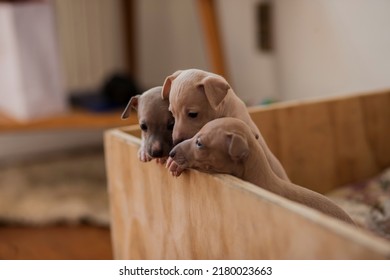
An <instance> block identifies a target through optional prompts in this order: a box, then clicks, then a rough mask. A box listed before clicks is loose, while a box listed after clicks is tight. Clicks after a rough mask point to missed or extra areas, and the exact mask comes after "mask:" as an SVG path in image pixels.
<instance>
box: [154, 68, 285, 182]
mask: <svg viewBox="0 0 390 280" xmlns="http://www.w3.org/2000/svg"><path fill="white" fill-rule="evenodd" d="M161 95H162V98H163V99H165V100H169V110H170V111H171V112H172V114H173V116H174V118H175V127H174V128H173V132H172V138H173V143H174V145H176V144H177V143H180V142H181V141H183V140H185V139H189V138H191V137H192V136H194V135H195V133H197V132H198V131H199V130H200V129H201V128H202V127H203V125H205V124H206V123H207V122H209V121H211V120H214V119H216V118H223V117H234V118H237V119H240V120H242V121H244V122H245V123H247V124H248V125H249V127H250V129H251V131H252V133H253V135H255V137H256V138H257V139H258V142H259V143H260V145H261V146H262V148H263V149H264V152H265V154H266V157H267V161H268V162H269V164H270V165H271V168H272V170H273V171H274V172H275V174H276V175H277V176H279V177H280V178H282V179H283V180H287V181H289V178H288V176H287V174H286V172H285V170H284V168H283V166H282V165H281V164H280V162H279V160H278V159H277V158H276V157H275V155H274V154H273V153H272V151H271V150H270V149H269V148H268V146H267V144H266V142H265V140H264V138H263V136H262V135H261V133H260V131H259V129H258V127H257V126H256V124H255V123H254V122H253V120H252V119H251V116H250V115H249V113H248V109H247V107H246V105H245V104H244V102H243V101H242V100H241V99H240V98H239V97H238V96H237V95H236V94H235V92H234V91H233V89H232V88H231V87H230V85H229V83H228V82H227V81H226V80H225V78H223V77H222V76H219V75H217V74H214V73H210V72H206V71H203V70H199V69H187V70H179V71H176V72H175V73H173V74H172V75H170V76H168V77H167V78H166V79H165V81H164V84H163V88H162V92H161Z"/></svg>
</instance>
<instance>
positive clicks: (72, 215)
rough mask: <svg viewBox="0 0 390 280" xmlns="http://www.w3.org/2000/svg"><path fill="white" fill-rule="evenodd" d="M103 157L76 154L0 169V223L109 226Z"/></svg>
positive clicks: (100, 152) (98, 153)
mask: <svg viewBox="0 0 390 280" xmlns="http://www.w3.org/2000/svg"><path fill="white" fill-rule="evenodd" d="M106 185H107V180H106V175H105V166H104V153H103V150H102V149H101V148H100V149H92V150H90V149H88V150H77V151H71V152H69V151H68V152H63V153H61V154H55V155H47V156H41V157H40V158H38V159H37V158H35V159H34V160H33V161H32V160H30V161H25V162H19V163H14V164H7V165H4V164H3V165H2V166H0V223H2V224H9V223H11V224H18V225H19V224H20V225H49V224H57V223H69V224H78V223H91V224H96V225H101V226H107V225H108V224H109V211H108V195H107V188H106Z"/></svg>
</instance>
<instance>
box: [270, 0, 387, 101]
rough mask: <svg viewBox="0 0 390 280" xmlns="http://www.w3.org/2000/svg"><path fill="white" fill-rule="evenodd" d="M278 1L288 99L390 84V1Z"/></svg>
mask: <svg viewBox="0 0 390 280" xmlns="http://www.w3.org/2000/svg"><path fill="white" fill-rule="evenodd" d="M274 2H275V3H276V40H277V41H276V44H277V73H278V74H277V79H278V83H279V90H280V93H281V96H282V97H283V98H284V99H287V100H289V99H302V98H309V97H317V96H330V95H337V94H348V93H354V92H361V91H370V90H374V89H381V88H389V87H390V16H389V12H390V1H388V0H371V1H367V0H317V1H312V0H295V1H285V0H276V1H274Z"/></svg>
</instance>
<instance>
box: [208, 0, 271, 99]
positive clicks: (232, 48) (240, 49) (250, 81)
mask: <svg viewBox="0 0 390 280" xmlns="http://www.w3.org/2000/svg"><path fill="white" fill-rule="evenodd" d="M261 2H262V1H260V0H241V1H237V0H217V1H216V3H217V9H218V18H219V23H220V28H221V32H222V42H223V46H224V54H225V57H226V65H227V68H228V69H227V72H228V74H229V81H230V82H231V84H232V87H233V89H234V90H235V92H236V93H237V95H238V96H240V98H241V99H243V100H244V102H245V103H246V104H248V105H256V104H259V103H260V102H261V101H262V100H263V99H264V98H273V99H276V98H278V93H277V86H276V84H277V81H276V75H275V74H276V72H275V71H276V68H275V67H276V64H275V55H274V53H273V52H272V53H267V52H263V51H261V50H260V49H259V48H258V47H257V43H256V32H257V31H256V30H257V28H256V24H257V23H256V6H257V5H258V4H259V3H261Z"/></svg>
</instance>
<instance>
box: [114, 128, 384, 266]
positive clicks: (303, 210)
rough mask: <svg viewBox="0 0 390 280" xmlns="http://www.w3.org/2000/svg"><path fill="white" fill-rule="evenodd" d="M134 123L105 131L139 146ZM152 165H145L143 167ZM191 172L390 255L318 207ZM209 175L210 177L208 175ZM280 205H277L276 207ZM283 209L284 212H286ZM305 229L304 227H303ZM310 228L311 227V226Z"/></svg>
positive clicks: (379, 240)
mask: <svg viewBox="0 0 390 280" xmlns="http://www.w3.org/2000/svg"><path fill="white" fill-rule="evenodd" d="M133 129H137V128H133V127H126V128H122V129H113V130H110V131H108V132H107V133H106V135H107V137H110V141H119V142H124V143H126V144H129V145H131V146H132V149H134V148H137V147H138V146H139V145H140V143H141V140H140V139H139V138H137V137H135V136H133V135H131V134H129V132H131V131H133ZM144 168H146V169H148V168H152V167H151V166H150V165H142V169H144ZM189 173H198V174H196V175H197V176H201V177H204V181H208V182H210V184H212V182H213V181H215V180H217V181H219V185H221V186H222V187H223V188H233V189H235V190H234V191H242V192H246V193H248V194H249V195H250V196H252V198H255V199H258V200H259V203H261V201H263V202H264V201H265V202H266V203H268V204H271V205H273V207H278V208H279V209H280V208H282V209H284V210H286V211H287V212H289V213H294V214H296V215H297V216H299V217H300V218H301V219H303V220H305V221H306V222H307V223H310V224H312V225H316V226H317V227H320V228H321V229H322V230H323V231H324V232H326V233H327V234H326V236H327V237H328V238H329V239H332V237H335V236H338V237H340V238H342V239H343V240H344V241H345V243H346V244H352V243H353V244H357V245H358V246H360V247H361V248H364V250H367V251H371V252H374V253H375V254H376V255H378V256H381V258H385V259H389V258H390V243H389V242H388V241H386V240H384V239H382V238H380V237H377V236H375V235H373V234H371V233H369V232H368V231H365V230H363V229H359V228H356V227H354V226H352V225H349V224H346V223H344V222H342V221H339V220H336V219H334V218H332V217H328V216H326V215H325V214H322V213H320V212H319V211H317V210H314V209H311V208H308V207H306V206H304V205H300V204H298V203H295V202H293V201H290V200H288V199H285V198H283V197H280V196H278V195H275V194H273V193H270V192H268V191H266V190H264V189H262V188H260V187H258V186H255V185H253V184H251V183H248V182H245V181H243V180H241V179H238V178H236V177H233V176H230V175H224V174H206V173H201V172H198V171H195V170H190V171H189ZM207 177H208V178H207ZM273 209H277V208H273ZM284 210H283V211H282V212H284ZM303 230H304V229H303ZM308 230H310V227H308Z"/></svg>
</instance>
